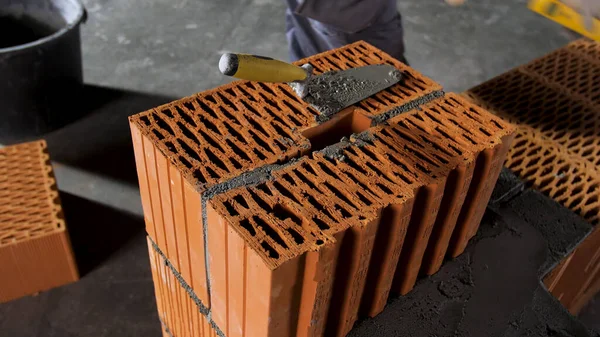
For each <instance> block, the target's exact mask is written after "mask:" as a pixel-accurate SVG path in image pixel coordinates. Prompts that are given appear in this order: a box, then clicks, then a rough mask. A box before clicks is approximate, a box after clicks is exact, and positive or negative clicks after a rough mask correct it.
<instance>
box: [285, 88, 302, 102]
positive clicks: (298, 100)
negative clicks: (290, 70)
mask: <svg viewBox="0 0 600 337" xmlns="http://www.w3.org/2000/svg"><path fill="white" fill-rule="evenodd" d="M280 91H281V93H283V94H284V95H286V96H287V97H289V98H290V99H291V100H293V101H295V102H296V103H302V102H301V101H300V99H299V98H298V96H296V95H293V94H291V93H290V92H288V91H287V90H285V89H281V90H280Z"/></svg>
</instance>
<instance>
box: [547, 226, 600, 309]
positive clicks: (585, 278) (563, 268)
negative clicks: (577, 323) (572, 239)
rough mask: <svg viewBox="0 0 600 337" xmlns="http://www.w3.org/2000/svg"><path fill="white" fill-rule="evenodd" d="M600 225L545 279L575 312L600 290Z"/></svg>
mask: <svg viewBox="0 0 600 337" xmlns="http://www.w3.org/2000/svg"><path fill="white" fill-rule="evenodd" d="M599 273H600V227H596V228H595V229H594V230H593V231H592V233H590V234H589V235H588V236H587V237H586V238H585V240H583V242H582V243H580V244H579V245H578V246H577V248H576V249H575V251H574V252H573V253H571V254H570V255H569V256H568V257H566V258H565V259H564V260H563V261H561V263H560V264H559V265H558V266H557V267H555V269H554V270H553V271H552V272H550V273H549V274H548V275H547V276H546V277H545V278H544V284H545V285H546V287H547V288H548V290H549V291H550V292H551V293H552V294H553V295H554V296H555V297H556V298H557V299H558V300H559V301H560V302H561V303H562V304H563V305H564V306H565V308H567V309H568V310H569V311H570V312H571V313H572V314H573V315H577V314H578V313H579V311H580V310H581V309H582V308H583V306H585V304H586V303H587V302H588V301H589V300H590V299H591V298H592V297H593V296H594V295H595V294H596V293H597V292H598V291H599V290H600V289H598V285H597V283H598V282H599V280H600V274H599Z"/></svg>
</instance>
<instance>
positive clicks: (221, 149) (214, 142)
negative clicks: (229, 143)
mask: <svg viewBox="0 0 600 337" xmlns="http://www.w3.org/2000/svg"><path fill="white" fill-rule="evenodd" d="M198 133H200V136H202V138H204V140H206V142H207V143H208V144H210V146H212V147H214V148H217V149H219V150H220V151H221V152H225V151H223V148H222V147H221V144H219V143H217V142H216V141H215V140H214V139H212V137H211V136H210V135H208V134H207V133H206V132H204V131H202V129H200V130H198Z"/></svg>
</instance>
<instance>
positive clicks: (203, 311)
mask: <svg viewBox="0 0 600 337" xmlns="http://www.w3.org/2000/svg"><path fill="white" fill-rule="evenodd" d="M148 239H149V240H150V243H151V244H152V249H154V251H155V252H156V253H158V255H160V256H161V257H162V258H163V260H165V266H167V267H169V269H170V270H171V272H172V273H173V276H175V278H176V279H177V281H178V282H179V285H180V286H181V287H182V288H183V289H184V290H185V291H186V292H187V294H188V296H190V298H191V299H192V301H194V303H196V306H197V307H198V310H199V311H200V313H201V314H202V315H204V317H206V319H207V320H208V322H209V323H210V326H211V327H212V328H213V329H215V332H216V333H217V335H218V336H219V337H225V334H224V333H223V331H222V330H221V329H220V328H219V327H218V326H217V324H216V323H215V322H214V321H213V319H212V315H211V311H210V309H208V308H207V307H206V306H205V305H204V303H202V301H201V300H200V298H198V295H196V293H195V292H194V290H193V289H192V287H190V286H189V285H188V284H187V282H185V280H184V279H183V277H182V276H181V274H180V273H179V271H178V270H177V269H175V266H173V264H172V263H171V261H169V259H168V258H167V256H166V255H165V254H164V253H163V252H162V250H160V248H159V247H158V245H157V244H156V243H155V242H154V241H153V240H152V238H150V236H148ZM159 319H160V322H161V323H162V324H163V326H164V327H165V331H166V332H167V334H169V336H173V335H172V334H171V332H170V330H169V327H168V326H167V325H166V324H165V323H164V321H163V320H162V319H161V318H160V317H159Z"/></svg>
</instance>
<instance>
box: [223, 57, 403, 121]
mask: <svg viewBox="0 0 600 337" xmlns="http://www.w3.org/2000/svg"><path fill="white" fill-rule="evenodd" d="M219 70H220V71H221V73H223V74H224V75H226V76H231V77H235V78H238V79H243V80H248V81H258V82H270V83H288V84H289V85H290V86H291V87H292V88H293V89H294V91H295V92H296V94H297V95H298V96H299V97H300V98H302V99H303V100H304V101H306V102H308V103H309V104H311V105H312V106H313V107H315V109H317V110H318V111H319V113H320V114H321V117H324V118H327V117H330V116H332V115H333V114H335V113H337V112H339V111H340V110H342V109H344V108H346V107H348V106H350V105H352V104H355V103H358V102H360V101H361V100H363V99H365V98H367V97H369V96H371V95H374V94H376V93H378V92H379V91H381V90H384V89H386V88H388V87H390V86H392V85H394V84H396V83H398V82H399V81H400V80H401V78H402V73H401V72H400V71H399V70H398V69H396V68H394V67H393V66H391V65H387V64H377V65H368V66H362V67H358V68H352V69H348V70H340V71H330V72H326V73H323V74H321V75H313V67H312V66H311V65H310V64H305V65H303V66H301V67H299V66H296V65H293V64H290V63H287V62H283V61H279V60H275V59H272V58H270V57H264V56H256V55H250V54H233V53H226V54H223V55H222V56H221V59H220V61H219Z"/></svg>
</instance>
